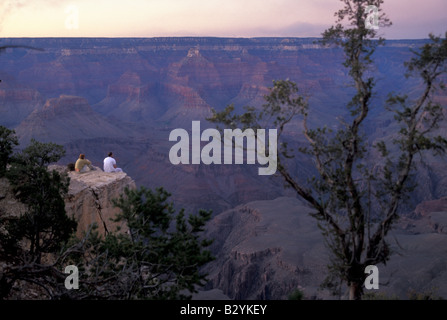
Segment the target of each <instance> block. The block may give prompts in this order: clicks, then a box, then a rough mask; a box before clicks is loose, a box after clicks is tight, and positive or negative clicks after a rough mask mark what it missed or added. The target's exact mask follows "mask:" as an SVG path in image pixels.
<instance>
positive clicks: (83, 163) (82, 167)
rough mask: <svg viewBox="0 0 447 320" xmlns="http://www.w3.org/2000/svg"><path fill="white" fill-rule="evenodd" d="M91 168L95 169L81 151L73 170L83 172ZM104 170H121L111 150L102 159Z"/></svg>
mask: <svg viewBox="0 0 447 320" xmlns="http://www.w3.org/2000/svg"><path fill="white" fill-rule="evenodd" d="M91 170H95V168H94V167H93V166H92V162H91V161H90V160H88V159H86V158H85V154H83V153H81V154H80V155H79V159H78V160H76V163H75V171H76V172H81V173H83V172H88V171H91ZM104 172H123V170H122V169H121V168H118V167H117V165H116V160H115V159H114V158H113V153H112V152H109V154H108V156H107V157H106V158H105V159H104Z"/></svg>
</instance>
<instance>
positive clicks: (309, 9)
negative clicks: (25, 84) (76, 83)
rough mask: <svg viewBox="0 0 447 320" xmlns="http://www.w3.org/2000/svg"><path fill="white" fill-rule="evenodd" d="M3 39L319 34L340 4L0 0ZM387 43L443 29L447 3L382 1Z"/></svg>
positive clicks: (321, 0) (335, 0)
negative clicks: (388, 21) (388, 24)
mask: <svg viewBox="0 0 447 320" xmlns="http://www.w3.org/2000/svg"><path fill="white" fill-rule="evenodd" d="M0 1H1V3H0V38H1V37H165V36H167V37H169V36H216V37H271V36H278V37H319V36H320V35H321V32H322V31H324V30H325V29H326V28H327V27H329V26H331V25H332V24H333V23H334V21H335V17H334V12H335V11H337V10H338V9H340V8H341V7H342V3H341V2H340V1H339V0H0ZM384 10H385V11H386V13H387V14H388V16H389V18H390V19H391V20H392V21H393V26H392V27H390V28H382V29H381V30H380V33H381V34H382V35H383V36H385V37H386V38H388V39H409V38H410V39H417V38H426V37H427V35H428V34H429V33H430V32H432V33H434V34H435V35H443V34H445V32H446V31H447V0H385V5H384Z"/></svg>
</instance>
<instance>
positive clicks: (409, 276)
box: [203, 197, 447, 300]
mask: <svg viewBox="0 0 447 320" xmlns="http://www.w3.org/2000/svg"><path fill="white" fill-rule="evenodd" d="M445 204H446V199H440V200H435V201H429V202H425V203H422V204H421V205H420V206H419V207H418V209H417V210H416V213H415V215H413V216H405V217H403V218H402V219H401V221H400V222H399V223H398V224H397V225H396V228H395V230H394V231H393V232H392V235H390V239H389V240H390V243H391V244H392V247H393V250H395V254H394V255H393V256H392V258H391V260H390V261H389V263H388V264H387V265H386V266H384V265H379V266H378V268H379V276H380V279H379V280H380V287H379V290H377V291H376V290H371V291H367V292H368V293H373V294H375V295H376V296H379V297H390V298H400V299H408V298H409V295H410V294H411V293H412V292H417V293H430V292H431V293H433V294H434V295H435V296H441V297H444V298H446V297H447V285H446V284H447V281H446V280H447V211H446V207H445ZM310 211H311V210H310V209H309V208H308V207H306V206H305V205H303V203H302V202H300V201H299V200H297V199H295V198H284V197H283V198H277V199H275V200H270V201H256V202H251V203H248V204H246V205H243V206H239V207H237V208H235V209H233V210H228V211H226V212H223V213H221V214H219V215H218V216H216V217H215V218H214V219H213V220H212V221H211V222H210V224H209V225H208V229H207V236H208V237H210V238H213V239H215V242H214V244H213V247H212V250H213V253H214V255H215V256H216V260H215V261H213V262H211V263H210V264H209V265H207V267H206V268H205V269H204V270H205V271H206V272H208V273H209V280H210V281H209V283H208V285H207V287H206V288H207V289H209V290H211V289H213V290H221V291H222V292H223V293H224V294H225V295H227V296H228V297H229V298H231V299H242V300H246V299H287V298H288V296H289V294H291V293H292V292H293V291H294V290H296V289H300V290H302V291H303V292H304V295H305V297H306V298H318V299H334V298H336V297H333V296H331V295H329V293H328V292H326V291H324V290H320V289H319V285H320V284H321V282H322V280H323V279H324V278H325V277H326V274H327V269H326V265H327V262H328V251H327V249H326V247H325V245H324V239H323V237H322V236H321V233H320V230H319V229H318V227H317V225H316V221H315V220H314V219H313V218H312V217H310V216H309V214H308V213H309V212H310ZM420 212H424V214H423V215H422V216H421V215H420ZM203 295H205V296H206V294H205V293H203Z"/></svg>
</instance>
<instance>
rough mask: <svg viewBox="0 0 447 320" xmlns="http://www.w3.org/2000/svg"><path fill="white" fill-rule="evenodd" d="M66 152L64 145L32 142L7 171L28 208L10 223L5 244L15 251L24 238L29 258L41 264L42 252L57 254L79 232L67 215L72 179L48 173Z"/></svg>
mask: <svg viewBox="0 0 447 320" xmlns="http://www.w3.org/2000/svg"><path fill="white" fill-rule="evenodd" d="M64 152H65V151H64V150H63V147H62V146H59V145H55V144H52V143H41V142H38V141H35V140H33V141H31V144H30V145H29V146H28V147H27V148H25V149H24V150H23V151H22V152H21V153H19V154H17V155H15V156H14V160H13V162H12V163H11V168H10V169H9V170H8V172H7V177H8V179H9V180H10V182H11V185H12V187H13V191H14V192H15V194H16V197H17V199H18V200H19V201H20V202H22V203H24V204H25V205H26V206H27V211H26V212H24V213H23V214H22V215H21V216H20V217H19V218H18V219H15V220H11V221H10V222H9V224H8V226H7V229H8V234H9V238H8V239H7V241H6V243H7V244H8V245H9V249H10V250H14V251H16V250H19V249H20V248H21V246H20V242H21V241H22V240H23V239H26V240H28V241H29V251H28V254H29V255H30V257H29V258H30V259H31V260H35V261H36V262H38V263H39V262H40V260H41V255H42V253H54V252H57V251H58V250H59V249H60V247H61V244H62V243H63V242H65V241H67V240H68V238H69V237H70V235H71V234H72V233H73V232H74V231H75V230H76V222H75V221H74V219H73V218H69V217H68V216H67V215H66V212H65V202H64V196H65V194H66V193H67V191H68V186H69V183H70V182H69V178H68V176H67V175H66V174H60V173H58V172H57V171H55V170H52V171H49V170H48V165H49V164H50V163H52V162H55V161H58V160H59V159H60V158H61V157H62V156H63V155H64Z"/></svg>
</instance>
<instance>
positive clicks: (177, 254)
mask: <svg viewBox="0 0 447 320" xmlns="http://www.w3.org/2000/svg"><path fill="white" fill-rule="evenodd" d="M169 197H170V194H169V193H168V192H167V191H165V190H164V189H163V188H158V189H156V190H155V191H152V190H150V189H146V188H145V187H140V188H139V189H137V190H131V189H125V191H124V194H123V195H121V196H120V197H119V198H118V199H116V200H114V205H115V206H116V207H118V208H120V209H121V211H120V213H119V214H117V216H116V218H115V219H114V221H115V222H124V223H125V225H126V227H125V229H126V230H124V229H123V230H119V231H117V232H113V233H110V232H109V233H108V234H107V235H106V236H105V237H104V238H103V239H101V237H99V236H98V235H97V234H92V236H90V237H89V240H88V243H87V249H86V250H85V252H90V254H91V257H90V258H89V257H86V256H84V257H83V258H82V259H79V257H78V260H77V262H76V263H81V265H82V270H88V272H87V274H86V275H85V279H84V281H83V282H81V290H82V291H84V292H85V294H86V296H88V297H90V298H98V299H110V298H113V299H188V298H190V293H193V292H196V286H201V285H203V284H204V283H203V281H204V280H205V275H204V274H201V273H200V267H201V266H203V265H204V264H206V263H207V262H209V261H211V260H212V259H213V257H212V256H211V254H210V252H209V251H208V250H205V248H206V247H208V246H209V245H210V244H211V241H210V240H207V239H201V237H200V234H201V233H202V232H203V231H204V226H205V224H206V222H207V221H208V220H209V219H210V218H211V212H207V211H200V212H199V213H198V214H197V215H193V214H191V215H189V216H188V217H186V215H185V213H184V210H183V209H182V210H180V211H179V212H177V213H176V212H175V210H174V207H173V203H170V202H168V199H169ZM89 284H90V285H89ZM91 284H93V285H91Z"/></svg>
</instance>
